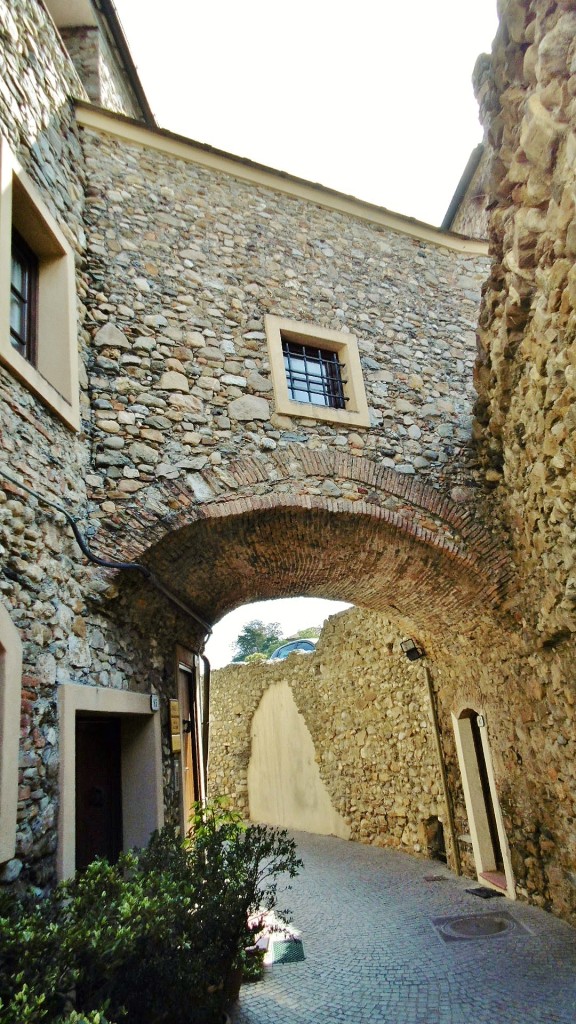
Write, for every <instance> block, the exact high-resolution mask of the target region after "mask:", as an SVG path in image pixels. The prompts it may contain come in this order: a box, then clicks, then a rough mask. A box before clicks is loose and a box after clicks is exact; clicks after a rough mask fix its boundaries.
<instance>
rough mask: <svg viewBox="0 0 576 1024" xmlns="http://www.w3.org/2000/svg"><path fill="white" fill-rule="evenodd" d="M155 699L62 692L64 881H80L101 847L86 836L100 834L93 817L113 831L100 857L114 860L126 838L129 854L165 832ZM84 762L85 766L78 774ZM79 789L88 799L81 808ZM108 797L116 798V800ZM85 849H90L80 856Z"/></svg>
mask: <svg viewBox="0 0 576 1024" xmlns="http://www.w3.org/2000/svg"><path fill="white" fill-rule="evenodd" d="M153 697H154V699H152V698H151V696H150V694H149V693H133V692H130V691H127V690H115V689H112V688H109V687H100V686H82V685H80V684H78V683H63V684H62V685H61V686H59V687H58V717H59V726H60V775H59V781H60V813H59V817H58V851H57V865H58V877H59V878H69V877H70V876H71V875H73V874H74V872H75V870H76V866H77V864H78V865H79V864H81V863H84V862H85V859H86V857H87V856H88V853H87V850H88V849H89V848H91V849H93V850H94V849H95V848H96V847H97V844H98V843H99V842H100V840H96V839H95V837H94V836H93V835H92V838H91V839H90V842H88V838H86V839H85V838H84V836H83V831H84V829H85V827H86V829H87V830H88V831H90V830H91V829H92V823H91V821H90V819H91V817H94V818H96V817H97V816H101V817H104V818H105V819H107V820H108V821H109V822H110V823H113V825H112V826H111V827H110V829H109V831H108V832H107V838H106V840H104V839H102V842H103V844H104V850H103V851H100V852H104V854H105V856H110V857H111V858H112V859H114V858H116V857H117V856H118V852H119V850H118V835H120V837H121V846H120V849H122V850H129V849H131V847H133V846H145V845H146V843H147V842H148V840H149V838H150V835H151V834H152V832H153V831H154V830H155V829H157V828H161V827H162V824H163V821H164V801H163V792H162V736H161V726H160V715H159V714H158V699H157V697H156V696H155V695H153ZM87 723H92V724H91V725H89V724H87ZM105 751H106V753H105ZM77 756H79V757H80V759H81V762H82V761H83V762H84V764H83V765H82V764H81V766H80V767H79V769H78V771H77V770H76V758H77ZM108 761H109V762H110V763H109V765H108V768H109V775H108V777H106V774H105V772H106V763H107V762H108ZM79 788H80V790H81V791H82V790H84V792H81V795H80V799H79V801H77V794H78V789H79ZM107 791H111V792H112V794H114V793H115V794H116V795H115V796H113V795H111V796H110V797H108V796H107ZM109 799H110V803H108V800H109ZM114 800H115V801H116V803H115V804H114ZM77 802H79V803H84V804H86V803H87V804H88V806H89V807H90V812H88V810H87V808H86V807H84V809H83V810H82V811H81V812H80V810H79V809H78V814H77ZM94 804H95V805H96V806H93V805H94ZM105 806H107V813H106V815H105V814H104V810H105ZM107 828H108V826H106V827H105V830H106V829H107ZM77 846H80V847H82V846H84V849H83V850H82V849H80V850H79V851H78V855H77V852H76V848H77Z"/></svg>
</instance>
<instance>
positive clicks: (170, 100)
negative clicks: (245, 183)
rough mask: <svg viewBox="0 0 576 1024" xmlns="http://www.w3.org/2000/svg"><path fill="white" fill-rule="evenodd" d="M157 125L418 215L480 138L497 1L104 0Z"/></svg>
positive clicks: (312, 617) (283, 617) (439, 196)
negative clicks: (476, 80) (482, 68)
mask: <svg viewBox="0 0 576 1024" xmlns="http://www.w3.org/2000/svg"><path fill="white" fill-rule="evenodd" d="M115 5H116V9H117V11H118V14H119V16H120V19H121V21H122V24H123V27H124V31H125V33H126V36H127V39H128V43H129V46H130V48H131V52H132V56H133V59H134V61H135V63H136V66H137V68H138V72H139V74H140V78H141V81H142V84H143V86H144V89H145V91H146V93H147V96H148V101H149V103H150V106H151V107H152V110H153V112H154V114H155V116H156V119H157V121H158V124H159V125H160V127H162V128H168V129H170V130H171V131H174V132H178V133H179V134H181V135H184V136H187V137H188V138H191V139H194V140H195V141H197V142H204V143H208V144H210V145H212V146H215V147H216V148H218V149H223V150H225V151H227V152H229V153H234V154H236V155H237V156H242V157H248V158H249V159H251V160H255V161H257V162H259V163H263V164H266V165H268V166H269V167H274V168H276V169H278V170H282V171H287V172H289V173H291V174H295V175H297V176H299V177H302V178H305V179H307V180H309V181H316V182H320V183H321V184H323V185H327V186H329V187H330V188H334V189H337V190H339V191H341V192H344V193H347V194H349V195H354V196H357V197H358V198H360V199H364V200H367V201H368V202H372V203H376V204H377V205H379V206H385V207H387V208H388V209H389V210H394V211H395V212H397V213H403V214H406V215H408V216H411V217H416V218H418V219H419V220H424V221H427V222H428V223H430V224H439V223H440V221H441V220H442V218H443V216H444V213H445V212H446V209H447V207H448V204H449V202H450V199H451V198H452V195H453V193H454V190H455V188H456V186H457V184H458V181H459V179H460V175H461V174H462V171H463V170H464V167H465V165H466V161H467V160H468V157H469V156H470V153H471V151H472V149H473V148H474V146H476V144H477V143H478V142H480V141H481V138H482V132H481V128H480V125H479V122H478V114H477V106H476V101H475V99H474V95H473V91H472V86H471V75H472V69H473V67H474V63H475V61H476V58H477V56H478V54H479V53H482V52H483V51H489V50H490V47H491V42H492V39H493V37H494V34H495V32H496V27H497V20H496V0H411V2H410V3H406V2H402V0H356V2H355V3H354V4H353V5H351V4H343V3H342V4H339V5H338V4H337V3H336V2H335V0H290V2H289V3H284V4H274V3H270V0H242V2H239V0H219V2H218V3H216V2H214V0H212V2H211V0H163V2H162V3H161V4H146V3H143V2H142V0H115ZM344 607H347V606H346V605H342V604H339V603H336V602H329V601H319V600H316V599H307V600H305V599H296V600H282V601H274V602H272V601H267V602H259V603H258V604H254V605H248V606H245V607H244V608H239V609H236V611H234V612H232V613H231V614H230V615H229V616H226V618H225V619H223V620H222V622H221V623H219V624H218V625H217V626H216V628H215V631H214V634H213V637H212V638H211V640H210V642H209V643H208V645H207V649H206V650H207V655H208V657H209V658H210V660H211V662H212V665H213V667H215V668H218V667H219V666H221V665H224V664H227V663H228V661H230V659H231V657H232V644H233V642H234V640H235V639H236V637H237V636H238V633H239V632H240V630H241V629H242V627H243V626H244V625H245V623H246V622H248V621H250V620H251V619H261V620H262V621H264V622H280V623H281V625H282V628H283V632H284V636H289V635H290V634H291V633H295V632H296V631H298V630H299V629H303V628H305V627H306V626H315V625H320V624H321V623H322V622H323V621H324V619H325V618H326V617H327V616H328V615H330V614H332V613H333V612H335V611H339V610H341V609H342V608H344Z"/></svg>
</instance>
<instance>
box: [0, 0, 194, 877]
mask: <svg viewBox="0 0 576 1024" xmlns="http://www.w3.org/2000/svg"><path fill="white" fill-rule="evenodd" d="M0 25H1V29H2V57H3V73H2V82H1V85H0V132H1V133H2V134H3V135H4V137H5V138H6V139H7V141H8V142H9V144H10V147H11V149H12V150H13V152H14V153H15V154H16V155H17V157H18V159H19V160H20V162H21V164H22V165H23V167H24V169H25V170H26V172H27V173H28V175H29V176H30V177H31V179H32V180H33V182H34V184H35V186H36V187H37V189H38V190H39V192H40V194H41V196H42V199H43V201H44V202H45V203H46V205H47V206H48V208H49V210H50V212H51V213H52V214H53V216H54V217H55V218H56V220H57V221H58V224H59V225H60V227H61V228H62V230H63V232H64V233H65V235H66V237H67V239H68V240H69V242H70V244H71V245H72V247H73V249H74V252H75V254H76V259H77V276H76V288H77V299H78V333H79V345H80V349H79V351H80V360H81V374H80V380H81V409H82V426H81V429H80V431H79V432H78V433H76V432H74V431H72V430H70V429H69V428H68V427H67V426H65V425H64V424H63V423H62V422H61V421H60V420H59V418H58V417H57V416H55V415H54V414H53V413H52V412H51V411H50V410H49V409H48V408H46V407H45V406H44V405H43V404H42V403H41V402H39V401H38V400H37V398H36V397H35V396H34V395H33V394H32V393H31V392H30V391H28V390H27V388H26V387H25V386H24V385H22V384H21V383H20V382H19V381H18V380H17V379H16V378H15V377H14V376H13V375H12V374H11V373H10V372H8V371H7V370H6V369H4V368H3V367H0V447H1V450H2V460H1V467H2V468H3V469H5V470H7V471H8V472H10V473H11V474H12V475H13V476H14V477H15V478H17V479H18V480H21V481H24V482H26V483H27V484H28V486H30V487H32V488H33V489H34V490H37V491H39V492H41V493H42V494H44V495H45V496H46V497H47V498H49V499H50V500H52V501H54V502H56V503H59V504H62V505H64V506H66V507H67V509H68V511H70V512H72V513H76V514H77V515H78V516H79V520H80V523H79V525H80V527H81V529H82V530H83V531H85V532H86V533H87V534H88V535H89V534H90V520H89V517H88V516H87V513H86V483H87V482H89V481H90V473H89V455H90V448H89V444H88V440H87V438H88V428H89V420H90V412H89V392H88V383H87V377H86V374H85V373H84V372H83V368H84V362H85V359H86V352H87V346H88V335H87V333H86V332H85V331H84V313H85V306H84V302H85V298H86V280H87V279H86V275H85V273H84V270H83V267H84V264H83V260H84V255H85V234H84V189H85V178H84V173H83V158H82V151H81V148H80V145H79V139H78V130H77V126H76V124H75V119H74V112H73V108H72V106H71V103H70V100H69V96H70V95H71V94H73V95H76V96H78V95H80V96H82V95H84V93H83V89H82V86H81V84H80V82H79V80H78V77H77V75H76V72H75V70H74V68H73V66H72V64H71V63H70V60H69V57H68V55H67V54H66V51H65V49H64V47H63V46H62V42H61V40H60V38H59V37H58V35H57V33H56V31H55V29H54V26H53V23H52V21H51V20H50V19H49V18H47V17H46V13H45V11H44V9H43V7H42V5H41V4H39V3H37V2H35V0H11V2H10V4H8V3H5V2H0ZM0 547H1V554H2V563H1V564H2V571H1V575H0V595H1V600H2V602H3V604H4V605H5V607H6V608H7V610H8V611H9V613H10V615H11V617H12V620H13V622H14V624H15V625H16V627H17V629H18V631H19V633H20V636H21V639H22V642H23V653H24V668H23V671H24V678H23V688H22V716H21V720H20V727H21V742H20V756H19V765H18V772H19V794H18V795H19V803H18V833H17V844H16V856H15V858H14V859H13V860H12V861H10V862H8V863H7V864H4V865H0V881H14V880H15V879H16V878H20V880H25V879H27V880H29V881H32V882H34V883H35V884H37V885H40V886H42V885H44V884H45V883H46V882H47V881H51V880H52V879H53V874H54V854H55V850H56V843H57V815H58V770H59V764H60V749H59V735H58V687H59V686H60V685H62V684H65V683H67V682H78V683H86V684H88V685H100V686H112V687H119V688H123V689H127V688H132V689H139V688H144V689H145V690H148V689H149V688H150V684H151V683H153V684H155V685H156V686H157V688H158V689H159V691H160V692H168V691H169V695H170V696H173V695H174V694H173V687H174V664H173V660H174V643H175V642H176V641H177V640H179V641H180V642H181V643H182V644H183V645H185V646H186V645H187V644H188V643H189V642H190V633H189V627H188V625H187V623H186V622H183V621H182V620H180V621H178V620H177V618H176V617H175V615H174V613H173V612H171V611H170V609H168V610H167V609H166V605H165V602H164V601H161V602H160V603H158V601H157V600H155V598H154V597H153V596H150V595H149V596H148V598H147V599H146V597H145V598H144V600H143V594H144V595H146V590H145V589H144V590H142V587H140V588H139V590H138V593H137V594H134V593H132V597H131V600H130V601H128V603H126V594H128V593H130V587H129V586H128V587H124V588H123V589H122V592H119V593H118V595H117V596H115V595H116V590H115V582H114V579H113V574H111V573H106V572H105V571H100V570H98V569H97V568H95V567H94V566H88V565H87V564H86V563H85V560H84V559H83V558H82V556H81V554H80V551H79V549H78V547H77V545H76V543H75V541H74V540H73V538H72V535H71V532H70V530H69V528H68V527H67V525H66V523H65V520H64V518H63V517H62V516H61V515H59V514H58V513H57V512H54V511H53V510H51V509H49V508H47V507H46V506H45V505H42V504H41V503H39V502H38V500H37V499H36V498H34V497H32V496H30V495H29V494H27V493H26V492H24V491H22V490H21V489H19V488H18V487H15V486H13V485H12V484H10V483H9V482H7V481H6V480H5V479H3V478H0ZM112 554H113V553H112ZM159 623H160V625H159ZM163 713H166V708H165V707H164V709H163ZM165 735H166V737H167V735H168V725H167V723H166V730H165ZM165 754H166V758H165V764H166V803H167V809H168V813H169V815H170V814H173V815H174V814H175V813H176V811H175V808H176V807H177V800H178V797H177V794H175V792H174V781H173V777H172V775H173V773H172V760H171V759H170V757H169V755H168V751H167V747H166V750H165Z"/></svg>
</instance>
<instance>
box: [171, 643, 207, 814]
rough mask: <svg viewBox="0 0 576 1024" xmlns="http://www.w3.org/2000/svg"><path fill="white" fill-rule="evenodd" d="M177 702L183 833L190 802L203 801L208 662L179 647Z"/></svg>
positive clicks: (205, 766) (204, 798)
mask: <svg viewBox="0 0 576 1024" xmlns="http://www.w3.org/2000/svg"><path fill="white" fill-rule="evenodd" d="M179 653H180V654H181V660H179V663H178V703H179V707H180V714H181V720H182V753H181V758H182V785H181V808H180V811H181V821H182V832H183V833H185V832H186V831H187V829H188V826H189V823H190V817H191V815H192V814H193V813H194V804H196V803H200V804H204V803H205V802H206V773H207V762H208V694H209V672H210V668H209V663H208V661H207V659H206V658H203V657H202V656H201V655H197V654H193V653H192V652H187V651H184V650H183V649H182V648H180V651H179Z"/></svg>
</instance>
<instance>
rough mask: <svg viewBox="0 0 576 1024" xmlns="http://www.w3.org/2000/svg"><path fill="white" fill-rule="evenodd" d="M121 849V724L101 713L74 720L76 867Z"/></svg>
mask: <svg viewBox="0 0 576 1024" xmlns="http://www.w3.org/2000/svg"><path fill="white" fill-rule="evenodd" d="M121 850H122V768H121V726H120V720H119V719H118V718H112V717H107V716H101V717H98V718H81V717H79V718H78V719H77V721H76V869H77V870H81V869H82V868H85V867H86V866H87V865H88V864H89V863H90V861H92V860H94V858H95V857H105V858H106V859H107V860H108V861H110V863H114V862H115V861H117V860H118V856H119V854H120V852H121Z"/></svg>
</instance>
